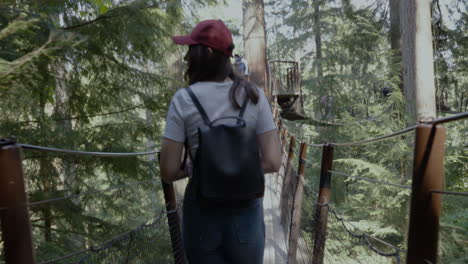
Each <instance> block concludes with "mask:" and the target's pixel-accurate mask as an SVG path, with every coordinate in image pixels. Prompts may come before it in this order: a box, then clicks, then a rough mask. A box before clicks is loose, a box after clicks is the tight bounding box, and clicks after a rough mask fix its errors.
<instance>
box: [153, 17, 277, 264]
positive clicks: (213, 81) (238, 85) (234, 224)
mask: <svg viewBox="0 0 468 264" xmlns="http://www.w3.org/2000/svg"><path fill="white" fill-rule="evenodd" d="M173 40H174V42H175V43H176V44H180V45H189V49H188V52H187V54H186V56H185V58H184V59H185V60H186V62H187V64H188V69H187V71H186V73H185V77H186V79H187V81H188V83H189V87H188V88H185V89H180V90H179V91H177V92H176V93H175V95H174V96H173V98H172V100H171V103H170V105H169V110H168V113H167V117H166V128H165V131H164V138H163V140H162V146H161V177H162V178H163V180H164V181H166V182H172V181H175V180H178V179H180V178H183V177H187V176H188V177H190V178H189V183H188V185H187V188H186V190H185V196H184V204H183V219H182V233H183V242H184V247H185V250H186V254H187V258H188V261H189V263H190V264H221V263H226V264H227V263H231V264H261V263H263V251H264V247H265V224H264V219H263V198H262V196H263V192H264V178H263V177H264V176H263V173H269V172H276V171H278V170H279V167H280V165H281V151H280V143H279V139H278V134H277V129H276V126H275V123H274V120H273V115H272V112H271V108H270V105H269V103H268V100H267V98H266V96H265V94H264V93H263V91H262V90H261V89H259V88H258V87H256V86H254V85H253V84H251V83H249V82H248V81H246V80H244V79H243V78H242V77H240V76H238V75H237V74H236V73H235V72H234V70H233V65H232V64H231V61H230V57H232V51H233V49H234V44H233V41H232V34H231V31H230V30H229V29H228V28H227V27H226V26H225V24H224V23H223V22H222V21H221V20H205V21H202V22H200V23H199V24H198V25H197V26H196V27H195V28H194V29H193V30H192V32H191V34H190V35H189V36H178V37H173ZM226 117H229V118H230V119H227V118H226ZM220 118H224V119H222V120H221V121H223V122H221V121H219V122H218V120H220ZM219 123H221V125H219ZM184 142H185V144H186V146H187V149H188V153H189V156H190V157H191V159H190V160H192V162H193V170H191V169H190V166H189V165H188V164H185V166H184V165H183V164H184V163H185V162H183V161H182V158H181V157H182V154H183V149H184ZM233 142H234V144H233ZM236 142H237V143H236ZM247 150H248V151H247ZM207 168H210V169H207ZM192 171H193V173H192ZM220 179H222V180H220ZM259 179H260V180H262V182H261V183H259ZM260 188H261V189H260ZM250 189H252V190H255V192H252V193H248V192H247V191H246V190H250ZM220 197H221V198H220ZM246 197H247V198H246Z"/></svg>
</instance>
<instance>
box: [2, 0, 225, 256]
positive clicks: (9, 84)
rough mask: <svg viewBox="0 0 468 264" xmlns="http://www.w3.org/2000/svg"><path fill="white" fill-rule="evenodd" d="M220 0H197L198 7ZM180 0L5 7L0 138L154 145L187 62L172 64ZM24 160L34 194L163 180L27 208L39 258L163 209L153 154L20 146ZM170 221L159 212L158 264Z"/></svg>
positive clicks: (117, 146)
mask: <svg viewBox="0 0 468 264" xmlns="http://www.w3.org/2000/svg"><path fill="white" fill-rule="evenodd" d="M214 3H217V1H215V0H207V1H202V0H199V1H197V3H194V6H195V7H201V6H204V5H205V4H214ZM182 4H187V3H185V2H182V1H172V0H168V1H166V0H160V1H157V0H135V1H114V0H66V1H46V2H41V3H26V2H22V1H19V2H18V1H6V2H4V3H2V4H0V97H1V98H2V100H0V109H1V110H2V111H0V137H2V138H5V137H12V136H14V137H16V140H17V141H18V142H21V143H28V144H35V145H42V146H50V147H57V148H65V149H74V150H83V151H104V152H140V151H145V150H147V149H148V148H149V149H154V148H158V147H159V138H160V137H161V129H162V126H163V125H164V124H163V123H164V122H163V120H164V118H165V115H166V114H165V112H166V110H167V106H168V103H169V100H170V98H171V95H172V94H173V93H174V92H175V90H174V89H172V87H174V86H179V87H180V86H181V84H180V82H178V80H180V79H181V78H178V77H177V76H182V72H181V69H179V68H176V69H174V68H172V67H173V61H174V60H180V59H181V56H180V54H179V50H178V49H177V48H175V46H174V45H173V44H172V41H171V39H170V37H171V36H172V35H174V34H175V32H177V31H178V30H179V29H180V28H182V27H183V23H187V22H188V21H189V20H191V19H193V17H190V16H185V15H184V12H183V11H184V8H183V6H182ZM153 142H156V144H154V143H153ZM23 167H24V172H25V176H26V181H27V186H28V190H27V191H28V196H29V200H30V201H31V202H34V201H42V200H45V199H51V198H56V197H63V196H68V195H75V194H81V193H85V192H90V191H94V190H105V189H106V188H110V187H112V186H116V185H117V186H118V185H125V184H132V183H137V182H139V181H147V180H150V179H154V180H155V181H156V183H154V184H153V183H150V184H148V183H146V184H140V185H134V186H130V187H126V188H121V189H112V190H109V191H105V192H102V193H95V194H92V195H85V196H81V197H77V198H71V199H66V200H62V201H56V202H53V203H50V204H41V205H37V206H32V207H31V210H30V215H31V222H32V225H33V237H34V244H35V248H36V252H37V260H38V261H39V262H42V261H45V260H47V259H53V258H56V257H61V256H64V255H67V254H70V253H72V252H75V251H79V250H82V249H85V248H90V247H91V246H96V245H98V244H100V243H102V242H104V241H106V240H108V239H110V238H112V237H114V236H116V235H118V234H120V233H122V232H126V231H128V230H130V229H132V228H134V227H136V226H139V225H141V224H143V223H148V221H151V220H152V219H154V218H155V217H156V216H157V215H159V213H160V212H161V210H162V208H164V207H165V205H164V199H163V196H162V193H161V186H160V184H158V182H159V179H158V178H157V175H158V170H157V169H156V163H155V159H154V157H139V158H95V157H85V156H75V155H61V154H48V153H43V152H36V151H31V150H25V151H24V160H23ZM165 226H166V223H165V222H164V221H163V222H162V224H161V226H160V227H158V230H160V231H158V232H159V233H158V234H154V236H155V237H156V238H157V240H156V241H155V244H154V246H152V248H151V249H148V251H151V252H152V253H151V256H150V257H151V258H149V259H153V260H155V261H156V262H157V263H162V262H164V263H167V262H170V258H171V257H170V256H171V252H170V247H169V236H168V230H167V228H165ZM136 245H137V246H138V244H136ZM141 246H144V245H141ZM0 247H1V245H0ZM120 247H121V246H120ZM156 255H157V256H158V258H154V257H155V256H156ZM81 257H83V254H81V255H79V256H77V258H78V259H80V258H81ZM75 260H77V259H75ZM101 260H102V259H101ZM101 260H97V259H96V260H94V261H98V262H100V261H101Z"/></svg>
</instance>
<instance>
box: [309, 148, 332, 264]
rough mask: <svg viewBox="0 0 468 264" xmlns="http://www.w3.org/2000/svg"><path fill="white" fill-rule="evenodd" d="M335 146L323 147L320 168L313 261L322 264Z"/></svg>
mask: <svg viewBox="0 0 468 264" xmlns="http://www.w3.org/2000/svg"><path fill="white" fill-rule="evenodd" d="M333 150H334V148H333V146H332V145H328V144H327V145H325V146H323V149H322V166H321V170H320V191H319V197H318V203H317V208H316V211H315V234H314V251H313V254H312V263H316V264H322V263H323V257H324V251H325V241H326V239H327V221H328V203H329V202H330V197H331V173H330V170H331V169H332V168H333Z"/></svg>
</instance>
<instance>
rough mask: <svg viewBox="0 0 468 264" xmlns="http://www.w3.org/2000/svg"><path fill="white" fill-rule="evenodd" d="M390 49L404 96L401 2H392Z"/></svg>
mask: <svg viewBox="0 0 468 264" xmlns="http://www.w3.org/2000/svg"><path fill="white" fill-rule="evenodd" d="M390 47H391V49H392V64H393V66H394V67H398V72H399V74H398V87H399V88H400V91H401V92H402V93H403V94H404V89H403V72H402V65H401V29H400V0H390Z"/></svg>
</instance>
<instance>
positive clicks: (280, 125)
mask: <svg viewBox="0 0 468 264" xmlns="http://www.w3.org/2000/svg"><path fill="white" fill-rule="evenodd" d="M282 129H283V121H282V120H281V119H279V120H278V136H279V137H280V136H281V130H282ZM280 139H281V138H280Z"/></svg>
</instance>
